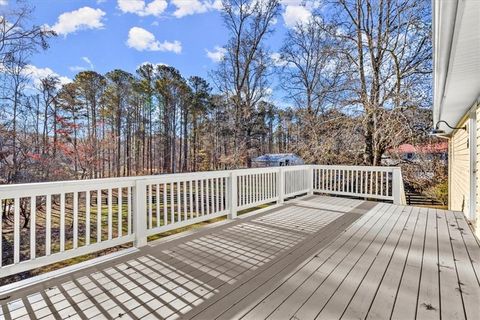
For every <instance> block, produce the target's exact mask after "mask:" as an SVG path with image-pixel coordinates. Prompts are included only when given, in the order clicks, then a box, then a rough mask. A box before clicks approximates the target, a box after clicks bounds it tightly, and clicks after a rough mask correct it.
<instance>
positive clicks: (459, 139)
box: [448, 119, 470, 216]
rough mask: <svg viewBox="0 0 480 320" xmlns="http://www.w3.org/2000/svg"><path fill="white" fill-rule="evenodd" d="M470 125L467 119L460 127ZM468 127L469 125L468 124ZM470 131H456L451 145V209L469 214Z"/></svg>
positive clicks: (449, 203)
mask: <svg viewBox="0 0 480 320" xmlns="http://www.w3.org/2000/svg"><path fill="white" fill-rule="evenodd" d="M467 123H468V119H465V120H464V121H462V122H461V123H459V124H458V126H464V125H466V124H467ZM467 126H468V124H467ZM469 129H470V128H467V131H465V130H456V131H455V132H454V133H453V134H452V137H451V139H450V145H449V202H448V205H449V209H450V210H456V211H463V212H464V213H465V215H466V216H468V214H469V201H470V196H469V194H470V151H469V138H468V136H469Z"/></svg>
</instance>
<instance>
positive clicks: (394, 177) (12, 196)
mask: <svg viewBox="0 0 480 320" xmlns="http://www.w3.org/2000/svg"><path fill="white" fill-rule="evenodd" d="M314 192H317V193H323V194H333V195H340V196H353V197H362V198H363V197H364V198H371V199H382V200H390V201H393V202H394V203H397V204H404V203H405V202H404V198H405V197H404V194H403V182H402V177H401V171H400V168H396V167H355V166H321V165H305V166H292V167H274V168H258V169H243V170H230V171H212V172H197V173H182V174H167V175H158V176H144V177H128V178H111V179H95V180H82V181H65V182H49V183H31V184H18V185H3V186H0V215H1V216H2V222H1V223H0V239H4V240H3V241H0V278H1V277H4V276H8V275H12V274H16V273H19V272H23V271H26V270H30V269H34V268H38V267H41V266H45V265H48V264H51V263H54V262H58V261H62V260H66V259H70V258H74V257H77V256H81V255H84V254H88V253H92V252H96V251H99V250H104V249H108V248H112V247H115V246H118V245H122V244H126V243H131V242H133V243H134V245H135V246H137V247H141V246H144V245H145V244H146V243H147V237H148V236H151V235H154V234H158V233H161V232H165V231H168V230H172V229H177V228H180V227H184V226H187V225H191V224H195V223H198V222H202V221H206V220H210V219H213V218H217V217H221V216H226V215H228V217H229V218H232V219H233V218H235V217H236V215H237V211H240V210H245V209H250V208H255V207H258V206H261V205H264V204H267V203H273V202H277V203H282V202H283V201H285V200H286V199H288V198H291V197H294V196H298V195H302V194H313V193H314ZM4 216H5V218H3V217H4ZM24 225H28V226H30V227H28V228H23V227H22V226H24ZM2 245H3V246H4V247H3V248H2ZM6 245H8V248H6V247H5V246H6Z"/></svg>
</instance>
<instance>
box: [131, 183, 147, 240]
mask: <svg viewBox="0 0 480 320" xmlns="http://www.w3.org/2000/svg"><path fill="white" fill-rule="evenodd" d="M146 201H147V185H146V183H145V182H143V181H141V180H136V181H135V190H134V192H133V212H132V217H133V232H134V233H135V243H134V245H135V247H137V248H139V247H143V246H145V245H146V244H147V206H146Z"/></svg>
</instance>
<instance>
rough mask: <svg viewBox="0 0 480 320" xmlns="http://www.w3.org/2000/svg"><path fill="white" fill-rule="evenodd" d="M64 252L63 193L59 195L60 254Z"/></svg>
mask: <svg viewBox="0 0 480 320" xmlns="http://www.w3.org/2000/svg"><path fill="white" fill-rule="evenodd" d="M63 251H65V193H63V192H62V193H61V194H60V252H63Z"/></svg>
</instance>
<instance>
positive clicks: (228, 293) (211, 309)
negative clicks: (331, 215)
mask: <svg viewBox="0 0 480 320" xmlns="http://www.w3.org/2000/svg"><path fill="white" fill-rule="evenodd" d="M352 218H353V219H354V220H355V219H357V218H358V217H354V215H345V216H344V217H342V218H339V219H337V220H338V222H340V223H341V224H340V225H339V226H337V227H335V226H333V225H332V226H331V229H332V230H334V229H335V228H336V229H337V232H334V233H331V230H328V229H325V232H318V233H317V234H316V235H315V237H313V238H309V239H308V240H307V241H305V242H304V243H303V245H302V246H301V247H298V248H296V250H295V251H293V252H291V253H289V254H288V255H284V256H283V257H282V258H280V259H279V261H277V262H276V263H274V264H272V265H270V266H268V268H265V269H262V270H259V271H260V272H258V273H257V274H255V275H253V276H251V277H250V278H249V279H247V280H246V281H245V282H243V283H239V284H237V286H236V287H235V288H228V289H227V290H225V291H222V292H221V294H219V295H218V298H217V299H214V300H213V301H209V303H207V304H205V305H204V306H203V308H204V309H203V310H200V311H199V310H195V311H196V312H194V313H192V314H187V315H185V317H184V318H185V319H189V318H196V319H215V318H217V317H219V316H222V317H223V314H224V313H225V311H228V310H229V309H230V308H231V307H233V306H235V305H236V304H237V303H238V301H239V300H241V298H242V297H245V296H249V295H250V296H252V293H253V291H255V289H256V288H258V286H261V285H263V284H265V283H268V281H269V280H270V279H272V278H274V277H278V278H279V279H281V277H282V272H283V273H286V274H288V273H290V272H291V271H292V270H293V269H295V267H296V266H297V265H298V263H299V262H301V261H303V260H304V259H305V257H310V256H312V255H313V254H314V253H315V251H317V250H318V248H319V247H322V246H323V245H326V244H328V243H329V242H330V241H331V240H332V239H333V238H334V237H336V236H337V235H338V233H339V232H338V231H340V232H341V230H344V228H345V226H346V225H345V224H344V223H342V220H341V219H345V220H346V221H348V220H350V219H352ZM350 223H351V222H350ZM350 223H348V224H347V225H349V224H350ZM279 279H278V280H279ZM278 280H277V281H278ZM200 309H201V308H200ZM228 318H230V317H228Z"/></svg>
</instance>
